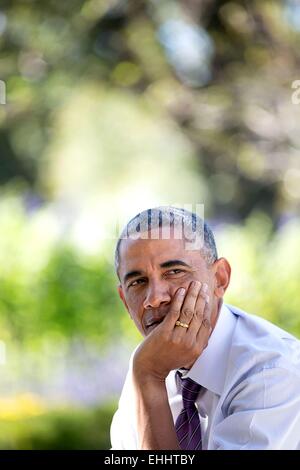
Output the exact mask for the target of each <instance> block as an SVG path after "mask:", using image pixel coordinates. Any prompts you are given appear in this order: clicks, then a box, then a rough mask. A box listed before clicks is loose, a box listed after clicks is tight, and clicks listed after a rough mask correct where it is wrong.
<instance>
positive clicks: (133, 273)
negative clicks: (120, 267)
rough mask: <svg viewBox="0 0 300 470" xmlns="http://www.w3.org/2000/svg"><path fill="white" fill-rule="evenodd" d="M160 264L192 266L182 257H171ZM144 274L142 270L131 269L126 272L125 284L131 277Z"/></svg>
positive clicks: (165, 266)
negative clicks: (181, 258)
mask: <svg viewBox="0 0 300 470" xmlns="http://www.w3.org/2000/svg"><path fill="white" fill-rule="evenodd" d="M159 266H160V268H173V267H174V266H184V267H186V268H191V266H190V265H189V264H187V263H185V262H184V261H182V260H180V259H170V260H168V261H165V262H164V263H161V264H160V265H159ZM142 275H143V273H142V271H129V272H128V273H126V274H125V276H124V280H123V282H124V284H125V283H126V282H127V281H129V279H132V278H133V277H137V276H142Z"/></svg>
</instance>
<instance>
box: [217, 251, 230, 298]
mask: <svg viewBox="0 0 300 470" xmlns="http://www.w3.org/2000/svg"><path fill="white" fill-rule="evenodd" d="M230 275H231V267H230V264H229V263H228V261H227V259H225V258H219V259H218V260H217V261H215V289H214V294H215V295H216V297H219V298H222V297H223V296H224V294H225V292H226V289H227V287H228V285H229V282H230Z"/></svg>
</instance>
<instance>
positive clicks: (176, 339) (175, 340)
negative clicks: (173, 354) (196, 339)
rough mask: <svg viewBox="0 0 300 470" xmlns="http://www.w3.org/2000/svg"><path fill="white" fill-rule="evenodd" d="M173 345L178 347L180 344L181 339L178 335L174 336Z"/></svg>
mask: <svg viewBox="0 0 300 470" xmlns="http://www.w3.org/2000/svg"><path fill="white" fill-rule="evenodd" d="M171 343H172V344H173V345H175V346H177V345H178V344H179V343H180V338H179V337H178V336H176V335H174V336H172V338H171Z"/></svg>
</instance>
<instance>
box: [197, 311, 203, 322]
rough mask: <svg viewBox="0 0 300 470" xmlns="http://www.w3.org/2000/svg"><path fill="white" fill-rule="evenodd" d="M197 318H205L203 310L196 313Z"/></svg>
mask: <svg viewBox="0 0 300 470" xmlns="http://www.w3.org/2000/svg"><path fill="white" fill-rule="evenodd" d="M196 316H197V318H198V320H202V319H203V317H204V315H203V312H202V310H197V311H196Z"/></svg>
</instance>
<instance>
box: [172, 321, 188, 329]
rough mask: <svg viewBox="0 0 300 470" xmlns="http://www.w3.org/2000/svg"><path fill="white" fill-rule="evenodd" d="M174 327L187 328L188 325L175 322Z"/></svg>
mask: <svg viewBox="0 0 300 470" xmlns="http://www.w3.org/2000/svg"><path fill="white" fill-rule="evenodd" d="M175 325H176V326H182V327H183V328H188V327H189V325H188V324H187V323H182V322H181V321H179V320H177V322H176V323H175Z"/></svg>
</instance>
